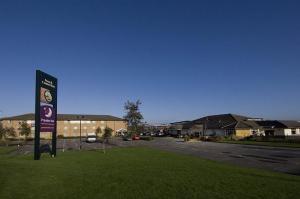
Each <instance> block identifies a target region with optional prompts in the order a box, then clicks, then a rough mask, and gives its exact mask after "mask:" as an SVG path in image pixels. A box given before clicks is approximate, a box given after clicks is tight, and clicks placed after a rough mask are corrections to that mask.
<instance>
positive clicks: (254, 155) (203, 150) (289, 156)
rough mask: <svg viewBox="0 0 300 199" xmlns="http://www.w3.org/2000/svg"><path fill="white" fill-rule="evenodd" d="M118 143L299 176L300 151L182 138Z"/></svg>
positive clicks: (119, 141) (119, 143) (119, 142)
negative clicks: (183, 139) (185, 140)
mask: <svg viewBox="0 0 300 199" xmlns="http://www.w3.org/2000/svg"><path fill="white" fill-rule="evenodd" d="M117 143H118V145H119V146H130V145H133V146H135V145H137V146H149V147H153V148H158V149H162V150H166V151H171V152H177V153H182V154H189V155H194V156H198V157H202V158H206V159H209V160H215V161H220V162H227V163H230V164H234V165H239V166H245V167H254V168H261V169H267V170H272V171H277V172H284V173H289V174H294V175H300V149H294V148H279V147H265V146H253V145H240V144H226V143H215V142H198V141H195V142H183V141H182V140H181V139H174V138H170V137H166V138H156V139H155V140H153V141H148V142H147V141H143V142H139V141H135V142H133V143H132V142H130V141H129V142H124V141H121V140H118V142H117Z"/></svg>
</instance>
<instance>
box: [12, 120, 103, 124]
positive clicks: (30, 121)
mask: <svg viewBox="0 0 300 199" xmlns="http://www.w3.org/2000/svg"><path fill="white" fill-rule="evenodd" d="M7 122H8V123H11V121H10V120H8V121H7ZM26 123H27V124H34V120H27V121H26ZM64 123H65V124H68V123H70V124H80V121H77V120H71V121H64ZM95 123H96V121H81V124H95ZM104 123H105V122H104V121H100V124H104Z"/></svg>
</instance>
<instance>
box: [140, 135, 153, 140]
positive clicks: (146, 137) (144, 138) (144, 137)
mask: <svg viewBox="0 0 300 199" xmlns="http://www.w3.org/2000/svg"><path fill="white" fill-rule="evenodd" d="M140 139H141V140H146V141H151V140H153V139H154V138H153V137H151V136H142V137H140Z"/></svg>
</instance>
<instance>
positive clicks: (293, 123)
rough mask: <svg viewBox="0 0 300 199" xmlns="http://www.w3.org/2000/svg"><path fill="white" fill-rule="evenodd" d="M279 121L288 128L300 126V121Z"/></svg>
mask: <svg viewBox="0 0 300 199" xmlns="http://www.w3.org/2000/svg"><path fill="white" fill-rule="evenodd" d="M279 122H280V123H281V124H283V125H285V126H286V127H287V128H300V122H299V121H294V120H279Z"/></svg>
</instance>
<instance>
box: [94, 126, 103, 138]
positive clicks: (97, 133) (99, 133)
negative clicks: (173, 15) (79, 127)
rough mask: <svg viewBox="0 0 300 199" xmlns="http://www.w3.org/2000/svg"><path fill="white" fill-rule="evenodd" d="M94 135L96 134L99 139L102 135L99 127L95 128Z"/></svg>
mask: <svg viewBox="0 0 300 199" xmlns="http://www.w3.org/2000/svg"><path fill="white" fill-rule="evenodd" d="M95 133H96V136H97V137H100V135H101V134H102V130H101V128H100V127H97V128H96V130H95Z"/></svg>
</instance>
